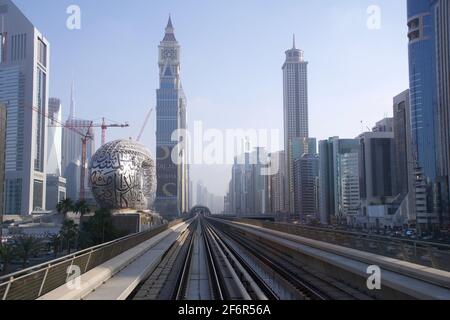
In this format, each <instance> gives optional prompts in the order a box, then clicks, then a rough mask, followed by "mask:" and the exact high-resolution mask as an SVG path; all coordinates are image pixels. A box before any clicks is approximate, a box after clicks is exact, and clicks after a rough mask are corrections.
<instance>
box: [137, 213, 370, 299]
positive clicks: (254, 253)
mask: <svg viewBox="0 0 450 320" xmlns="http://www.w3.org/2000/svg"><path fill="white" fill-rule="evenodd" d="M130 299H135V300H330V299H336V300H355V299H358V300H359V299H370V297H367V296H365V295H363V294H361V293H360V292H358V291H356V290H354V289H352V288H349V287H346V286H345V285H343V284H341V283H337V282H335V281H333V279H329V278H326V277H321V275H319V274H317V273H314V272H313V271H312V270H309V269H308V268H307V267H306V266H302V265H299V263H298V262H296V261H295V260H294V259H292V257H290V256H289V255H287V254H286V253H284V252H282V250H279V248H275V247H272V246H271V245H270V244H268V243H264V242H259V241H254V240H253V239H248V238H246V237H245V236H243V235H242V234H241V233H239V232H237V231H236V230H233V228H231V227H229V226H228V227H224V226H222V225H218V224H217V222H215V221H213V220H210V219H206V218H204V217H202V216H199V217H197V219H195V221H194V222H193V223H192V224H191V225H190V226H189V228H188V229H187V230H186V232H185V233H183V234H182V235H181V236H180V237H179V239H178V240H177V241H176V242H175V244H174V245H173V246H172V247H171V248H170V249H169V250H168V251H167V252H166V253H165V255H164V257H163V259H162V260H161V262H160V263H159V265H158V266H157V267H156V268H155V269H154V270H153V271H152V272H151V274H150V276H149V277H148V278H147V279H146V280H145V281H144V282H143V283H142V284H141V285H140V286H139V287H138V288H137V289H136V290H135V292H134V293H133V294H132V295H131V296H130Z"/></svg>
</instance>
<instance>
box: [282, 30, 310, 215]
mask: <svg viewBox="0 0 450 320" xmlns="http://www.w3.org/2000/svg"><path fill="white" fill-rule="evenodd" d="M283 89H284V145H285V150H286V164H287V172H288V190H289V199H290V200H289V203H290V205H289V207H290V208H289V209H290V210H289V211H290V212H291V213H293V212H294V183H293V182H294V176H293V168H294V160H295V159H294V155H293V150H292V143H293V139H295V138H308V136H309V127H308V62H306V61H305V58H304V52H303V51H302V50H299V49H297V48H296V45H295V36H294V42H293V46H292V49H290V50H288V51H286V61H285V63H284V65H283ZM300 156H301V155H300Z"/></svg>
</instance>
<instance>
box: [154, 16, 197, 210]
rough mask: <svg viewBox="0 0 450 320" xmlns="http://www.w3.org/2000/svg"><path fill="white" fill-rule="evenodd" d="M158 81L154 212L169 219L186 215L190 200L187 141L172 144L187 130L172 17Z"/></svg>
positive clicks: (163, 45)
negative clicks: (176, 134) (175, 134)
mask: <svg viewBox="0 0 450 320" xmlns="http://www.w3.org/2000/svg"><path fill="white" fill-rule="evenodd" d="M159 78H160V87H159V89H158V90H157V94H156V95H157V106H156V113H157V115H156V117H157V129H156V149H157V150H156V154H157V160H156V176H157V181H158V188H157V192H156V202H155V209H156V211H157V212H159V213H160V214H161V215H162V216H164V217H166V218H169V219H170V218H174V217H178V216H179V215H180V214H182V213H184V212H187V210H188V198H189V197H188V192H189V187H188V185H189V182H188V167H187V154H186V152H187V149H186V146H185V144H186V141H183V138H182V137H181V136H178V139H177V141H173V140H172V135H173V133H174V132H175V131H176V130H178V129H186V96H185V94H184V91H183V87H182V85H181V79H180V45H179V44H178V42H177V39H176V38H175V34H174V28H173V25H172V20H171V18H170V17H169V22H168V23H167V27H166V30H165V36H164V39H163V40H162V41H161V44H160V46H159ZM183 146H184V147H183Z"/></svg>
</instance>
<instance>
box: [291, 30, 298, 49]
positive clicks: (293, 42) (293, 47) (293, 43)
mask: <svg viewBox="0 0 450 320" xmlns="http://www.w3.org/2000/svg"><path fill="white" fill-rule="evenodd" d="M292 39H293V41H292V49H297V48H296V47H295V33H294V35H293V37H292Z"/></svg>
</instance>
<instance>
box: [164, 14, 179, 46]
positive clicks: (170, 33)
mask: <svg viewBox="0 0 450 320" xmlns="http://www.w3.org/2000/svg"><path fill="white" fill-rule="evenodd" d="M174 31H175V29H174V27H173V24H172V16H171V15H170V14H169V21H168V22H167V27H166V35H165V36H164V40H163V41H177V39H176V38H175V34H174Z"/></svg>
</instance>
